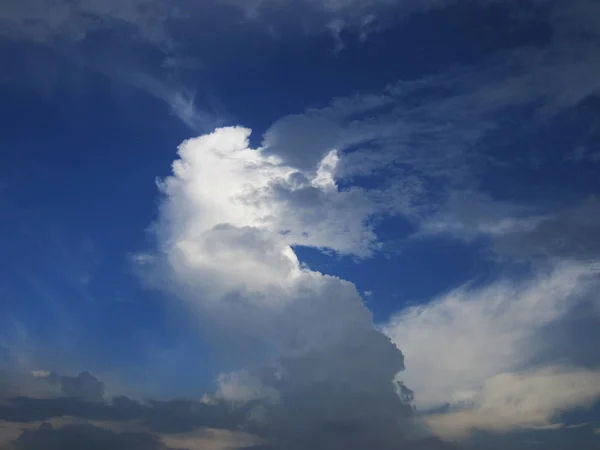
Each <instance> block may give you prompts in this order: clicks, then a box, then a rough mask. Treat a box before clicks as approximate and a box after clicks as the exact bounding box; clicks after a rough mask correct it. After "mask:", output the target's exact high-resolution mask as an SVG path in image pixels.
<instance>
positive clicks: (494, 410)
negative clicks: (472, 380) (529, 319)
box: [426, 367, 600, 439]
mask: <svg viewBox="0 0 600 450" xmlns="http://www.w3.org/2000/svg"><path fill="white" fill-rule="evenodd" d="M599 398H600V371H592V370H586V369H565V368H560V367H558V368H555V367H546V368H543V369H538V370H531V371H527V372H517V373H502V374H498V375H494V376H493V377H490V378H488V379H486V380H485V382H484V384H483V386H482V387H481V389H480V390H478V391H476V392H473V396H472V397H471V398H469V399H468V404H467V406H466V407H465V408H463V409H462V410H461V409H458V410H457V411H450V412H449V413H445V414H434V415H431V416H428V417H427V418H426V422H427V424H428V425H429V426H430V427H431V429H432V430H433V431H434V433H436V434H437V435H439V436H441V437H443V438H445V439H462V438H466V437H468V436H469V435H470V434H471V432H473V431H475V430H486V431H491V432H496V433H503V432H509V431H513V430H515V429H520V428H534V429H539V428H544V429H546V428H556V427H561V426H562V424H560V423H554V422H553V420H554V419H555V416H556V415H558V414H560V413H562V412H566V411H569V410H572V409H574V408H584V407H589V406H591V405H592V404H593V403H594V402H595V401H597V400H598V399H599Z"/></svg>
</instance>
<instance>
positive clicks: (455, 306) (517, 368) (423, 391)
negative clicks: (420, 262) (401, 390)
mask: <svg viewBox="0 0 600 450" xmlns="http://www.w3.org/2000/svg"><path fill="white" fill-rule="evenodd" d="M598 270H599V267H598V265H597V264H593V263H592V264H587V263H562V264H560V265H558V266H557V267H556V268H554V269H553V270H551V271H550V272H547V273H543V274H541V275H538V276H537V277H536V278H535V279H534V280H533V281H531V280H530V281H521V282H514V281H513V282H509V281H506V280H505V281H498V282H496V283H493V284H491V285H487V286H483V287H464V288H460V289H458V290H455V291H453V292H450V293H448V294H445V295H443V296H441V297H440V298H438V299H436V300H434V301H432V302H430V303H427V304H423V305H419V306H414V307H409V308H406V309H404V310H402V311H401V312H399V313H398V314H397V315H396V316H395V317H393V318H392V319H391V320H390V322H389V323H388V324H387V325H385V326H384V331H385V333H386V334H388V335H389V336H390V337H391V338H392V340H393V341H394V342H395V343H397V344H398V345H399V346H400V347H401V348H402V349H403V352H404V354H405V357H406V360H407V370H406V372H405V373H403V374H401V376H400V378H401V379H402V380H403V381H404V382H406V383H407V385H409V386H410V387H411V388H412V389H414V391H415V393H416V394H415V403H416V405H417V406H418V407H420V408H421V409H422V410H425V411H427V410H435V409H436V408H440V407H448V405H449V407H450V412H449V413H448V414H447V415H446V414H440V415H436V416H433V417H432V418H430V420H431V426H432V427H433V429H434V431H436V430H437V431H439V432H440V433H442V434H443V435H444V436H449V437H462V436H465V435H466V434H468V433H469V432H470V431H472V430H473V429H487V430H506V429H511V428H514V427H520V426H534V425H535V426H542V425H547V424H548V423H549V421H550V420H551V419H552V418H553V417H554V416H555V415H556V414H558V413H560V412H562V411H564V410H567V409H571V408H573V407H576V406H580V405H585V404H589V403H591V402H593V401H594V400H595V399H597V398H598V397H599V396H600V393H599V392H598V389H597V386H599V384H598V383H597V381H598V377H599V376H600V372H597V371H596V370H595V369H589V370H587V369H584V368H581V367H576V366H571V365H569V363H568V361H564V360H563V361H559V360H556V359H554V360H551V361H550V360H545V361H543V363H544V364H545V365H544V366H541V368H539V369H532V368H531V367H530V366H531V364H532V363H536V358H537V357H538V356H539V355H540V354H543V353H544V352H545V351H547V349H548V348H550V349H552V347H553V346H554V344H555V343H556V342H557V341H558V340H557V339H553V338H552V337H551V336H550V335H549V334H548V333H546V329H547V328H548V327H549V326H551V325H554V324H556V323H557V322H559V321H562V320H564V319H565V318H566V317H568V315H569V314H570V313H571V312H572V311H573V310H574V309H576V308H578V307H579V306H581V305H584V304H587V303H589V302H592V303H597V299H596V297H595V295H596V293H597V292H598V291H597V289H598V279H597V275H598ZM572 345H574V344H573V343H572V342H571V346H572ZM537 362H542V361H537ZM521 372H522V373H521Z"/></svg>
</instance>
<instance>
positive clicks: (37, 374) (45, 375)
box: [31, 370, 52, 378]
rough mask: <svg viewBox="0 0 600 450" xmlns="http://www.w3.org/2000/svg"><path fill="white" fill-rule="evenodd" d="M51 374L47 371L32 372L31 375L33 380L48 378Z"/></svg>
mask: <svg viewBox="0 0 600 450" xmlns="http://www.w3.org/2000/svg"><path fill="white" fill-rule="evenodd" d="M51 374H52V373H51V372H48V371H47V370H32V371H31V375H32V376H33V378H48V377H50V375H51Z"/></svg>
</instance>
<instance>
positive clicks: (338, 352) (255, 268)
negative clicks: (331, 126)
mask: <svg viewBox="0 0 600 450" xmlns="http://www.w3.org/2000/svg"><path fill="white" fill-rule="evenodd" d="M249 134H250V130H248V129H245V128H240V127H237V128H223V129H217V130H215V131H214V132H213V133H211V134H208V135H204V136H201V137H199V138H195V139H190V140H188V141H186V142H184V143H183V144H182V145H181V146H180V148H179V159H178V160H177V161H175V162H174V164H173V175H172V176H170V177H167V178H166V179H165V180H163V181H161V182H159V187H160V190H161V192H162V193H163V196H164V197H163V201H162V204H161V206H160V215H159V219H158V221H157V223H156V224H155V226H154V230H155V232H156V236H157V240H158V244H159V248H158V251H157V252H156V254H155V255H154V256H153V258H151V259H148V258H142V261H144V262H145V264H144V265H143V266H142V267H141V269H142V270H150V272H149V273H148V275H149V276H150V277H151V279H152V281H154V282H155V283H157V284H158V285H159V286H160V287H161V288H162V289H165V290H167V291H170V292H171V293H172V294H174V295H175V296H176V297H177V298H178V299H180V300H181V301H183V302H185V303H186V304H187V305H188V306H189V307H190V310H191V311H193V312H195V313H197V315H198V319H199V321H200V323H201V326H200V328H201V329H202V331H203V332H204V333H206V334H208V335H209V336H210V337H211V338H212V340H213V342H215V341H216V342H226V343H229V344H233V345H232V347H233V350H234V353H235V352H239V349H240V348H244V349H248V350H247V351H245V352H244V353H245V355H244V357H242V358H240V360H244V363H245V364H248V363H249V364H250V367H258V368H259V369H251V370H250V369H247V370H243V367H238V368H239V369H240V370H238V371H235V372H233V373H229V374H224V375H221V377H220V378H219V380H218V381H219V391H218V392H217V395H218V396H220V397H221V398H227V399H230V400H232V401H234V403H235V402H241V401H244V400H251V399H265V398H267V399H270V402H271V405H270V406H269V407H268V408H267V412H266V414H267V417H268V418H269V421H268V422H269V424H273V423H275V422H276V423H277V426H276V427H275V428H276V430H273V432H275V433H276V435H277V439H280V440H281V439H283V440H286V439H292V440H293V439H294V436H296V437H298V436H299V435H301V436H304V437H306V436H309V435H311V433H316V432H317V431H316V430H318V429H320V427H323V426H325V425H324V424H326V423H329V422H330V421H332V420H333V421H339V422H340V423H354V422H355V421H360V422H361V423H362V424H364V427H365V429H368V430H369V432H368V439H367V437H364V439H367V441H368V442H369V443H371V444H375V443H376V442H377V440H378V439H383V438H381V437H380V435H382V433H384V431H385V433H388V434H389V433H392V434H394V435H395V434H398V433H400V435H399V439H401V438H402V436H405V435H406V431H402V433H401V432H400V431H399V430H398V429H396V427H397V424H398V423H399V421H401V420H403V419H404V418H406V417H407V416H408V415H410V412H411V410H410V407H408V406H407V405H405V404H403V402H402V401H401V399H400V398H399V397H398V396H397V395H396V388H395V386H394V383H393V378H394V376H395V374H396V372H397V371H399V370H402V368H403V357H402V353H401V352H400V351H399V350H398V349H397V348H396V347H395V346H394V345H393V344H392V343H391V342H390V340H389V339H388V338H387V337H385V336H384V335H383V334H381V333H380V332H379V331H377V330H376V329H375V327H374V324H373V321H372V316H371V314H370V312H369V311H368V309H367V308H366V307H365V306H364V303H363V301H362V298H361V297H360V295H359V293H358V292H357V290H356V288H355V286H354V285H353V284H352V283H350V282H347V281H344V280H341V279H339V278H336V277H332V276H328V275H324V274H321V273H319V272H315V271H312V270H310V269H309V268H308V267H305V266H303V265H301V264H300V262H299V261H298V259H297V257H296V255H295V253H294V250H293V246H294V245H309V246H311V247H317V248H321V247H327V248H329V249H331V250H334V251H336V252H340V253H351V254H356V255H363V254H366V253H368V251H369V248H370V246H371V245H372V244H373V235H372V232H371V231H370V230H369V228H368V227H367V226H366V225H365V224H364V219H365V211H368V209H365V207H364V206H361V202H364V199H362V197H361V194H360V191H348V192H343V191H339V190H338V189H337V187H336V184H335V178H334V177H333V173H334V171H335V167H336V164H337V157H336V154H335V152H330V153H328V154H327V155H326V156H325V158H324V159H323V160H322V161H321V163H320V164H318V165H317V167H318V169H317V170H316V171H309V172H307V173H302V172H299V171H298V170H296V169H294V168H292V167H290V166H287V165H285V164H284V163H283V162H282V161H281V159H280V158H278V157H277V156H274V155H268V154H265V153H264V152H263V150H262V149H251V148H248V136H249ZM311 172H312V173H311ZM361 199H362V200H361ZM232 347H231V346H227V345H226V344H223V345H222V346H221V347H219V348H218V351H220V352H228V351H231V350H232ZM247 359H250V361H248V360H247ZM263 365H266V367H264V366H263ZM261 367H262V368H261ZM356 399H360V402H361V405H360V408H361V409H362V410H363V411H364V410H368V411H370V412H369V414H367V415H364V414H362V413H359V412H358V410H356V411H354V412H353V411H352V410H350V409H349V408H350V406H352V405H354V402H356V401H358V400H356ZM348 402H350V403H352V405H350V404H349V403H348ZM354 406H356V405H354ZM354 406H353V407H354ZM298 408H300V409H298ZM299 410H304V411H306V412H307V413H306V414H302V415H301V416H300V417H298V416H297V414H298V413H297V411H299ZM363 416H364V417H363ZM375 426H376V427H377V430H378V431H377V432H375V429H374V428H373V427H375ZM277 430H279V431H277ZM311 430H312V431H311ZM361 432H362V431H361ZM317 434H318V433H317ZM332 436H335V439H342V436H341V435H338V431H335V430H332ZM344 436H346V434H345V433H344ZM313 437H314V436H313ZM311 439H312V438H311ZM344 439H347V437H344ZM310 442H311V443H312V444H314V445H321V444H318V443H316V442H313V441H310ZM313 448H320V447H314V446H313Z"/></svg>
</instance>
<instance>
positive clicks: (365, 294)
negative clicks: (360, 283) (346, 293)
mask: <svg viewBox="0 0 600 450" xmlns="http://www.w3.org/2000/svg"><path fill="white" fill-rule="evenodd" d="M363 295H364V296H365V297H372V296H373V291H364V292H363Z"/></svg>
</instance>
